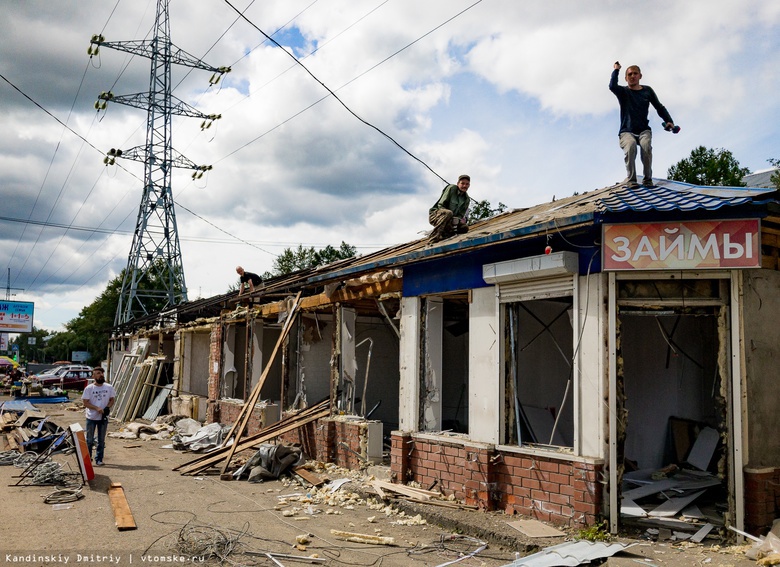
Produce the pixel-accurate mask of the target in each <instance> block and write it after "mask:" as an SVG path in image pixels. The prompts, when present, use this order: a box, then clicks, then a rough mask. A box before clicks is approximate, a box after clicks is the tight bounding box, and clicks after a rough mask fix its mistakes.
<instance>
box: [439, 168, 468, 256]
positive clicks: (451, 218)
mask: <svg viewBox="0 0 780 567" xmlns="http://www.w3.org/2000/svg"><path fill="white" fill-rule="evenodd" d="M470 185H471V177H469V176H468V175H461V176H460V177H458V183H457V185H452V184H450V185H447V186H446V187H445V188H444V190H443V191H442V192H441V197H439V200H438V201H436V204H435V205H434V206H433V207H431V209H430V210H429V211H428V222H430V223H431V225H433V230H432V231H431V234H430V236H429V240H430V241H431V242H439V241H440V240H444V239H445V238H450V237H451V236H455V235H456V234H463V233H466V232H468V231H469V225H468V210H469V201H470V197H469V195H468V190H469V186H470Z"/></svg>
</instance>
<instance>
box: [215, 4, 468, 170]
mask: <svg viewBox="0 0 780 567" xmlns="http://www.w3.org/2000/svg"><path fill="white" fill-rule="evenodd" d="M481 1H482V0H478V1H477V3H479V2H481ZM225 3H226V4H227V5H228V6H230V7H231V8H232V9H233V10H235V12H236V13H237V14H239V15H240V16H241V17H242V18H243V19H244V20H245V21H246V22H247V23H248V24H249V25H250V26H252V27H253V28H255V29H256V30H257V31H259V32H260V33H261V34H263V36H265V38H266V39H268V40H269V41H270V42H272V43H273V44H274V45H275V46H276V47H278V48H280V49H281V50H282V52H283V53H285V54H287V55H288V56H289V57H291V58H292V59H293V61H295V62H296V64H298V65H300V66H301V67H302V68H303V70H304V71H306V72H307V73H308V74H309V75H310V76H311V78H312V79H314V80H315V81H317V82H318V83H319V84H320V85H321V86H322V87H323V88H324V89H325V90H326V91H328V93H329V94H330V96H332V97H333V98H335V99H336V101H337V102H338V103H339V104H340V105H341V106H343V107H344V108H345V109H346V110H347V112H349V113H350V114H351V115H352V116H354V117H355V118H356V119H357V120H359V121H360V122H362V123H363V124H365V125H366V126H368V127H370V128H373V129H374V130H376V131H377V132H379V133H380V134H381V135H382V136H384V137H385V138H387V139H388V140H390V141H391V142H392V143H393V144H395V145H396V146H397V147H398V148H399V149H401V151H403V152H404V153H406V154H407V155H408V156H409V157H411V158H412V159H414V160H416V161H417V162H419V163H421V164H422V165H423V167H425V168H426V169H427V170H428V171H430V172H431V173H433V174H434V175H435V176H436V177H438V178H439V179H441V180H442V181H443V182H444V183H447V180H446V179H444V178H443V177H442V176H441V175H439V174H438V173H436V172H435V171H434V170H433V168H431V166H429V165H428V164H427V163H425V162H424V161H423V160H422V159H420V158H418V157H417V156H416V155H414V154H413V153H412V152H410V151H409V150H407V149H406V148H405V147H404V146H402V145H401V143H400V142H398V141H397V140H396V139H395V138H393V137H392V136H391V135H390V134H388V133H386V132H384V131H383V130H382V129H381V128H379V127H377V126H374V125H373V124H371V123H370V122H368V121H367V120H364V119H363V118H361V117H360V116H358V115H357V113H355V111H353V110H352V109H351V108H350V107H349V106H347V105H346V103H345V102H344V101H343V100H341V99H340V98H339V97H338V95H337V94H336V93H335V92H333V91H332V90H331V89H330V87H328V86H327V85H326V84H325V83H323V82H322V81H321V80H319V79H318V78H317V77H316V76H315V75H314V73H312V72H311V71H310V70H309V69H308V67H306V65H304V64H303V63H301V62H300V60H298V59H297V58H296V57H295V55H293V54H292V53H290V52H289V51H287V50H286V49H284V48H283V47H282V46H281V44H280V43H279V42H277V41H276V40H275V39H274V38H272V37H271V36H270V35H268V34H267V33H265V32H264V31H263V30H261V29H260V28H259V27H258V26H257V25H256V24H255V23H254V22H252V21H251V20H250V19H249V18H247V17H246V16H245V15H244V14H243V13H241V12H239V10H238V9H237V8H236V7H235V6H233V4H231V3H230V0H225ZM317 102H319V101H317ZM312 106H313V105H312ZM299 114H300V113H299ZM296 116H297V115H296ZM253 141H254V140H253Z"/></svg>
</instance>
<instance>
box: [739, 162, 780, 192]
mask: <svg viewBox="0 0 780 567" xmlns="http://www.w3.org/2000/svg"><path fill="white" fill-rule="evenodd" d="M773 175H780V169H778V168H776V167H773V168H771V169H767V170H765V171H756V172H755V173H751V174H749V175H746V176H745V177H743V178H742V182H743V183H747V185H748V187H766V188H769V189H774V187H775V185H774V183H772V176H773Z"/></svg>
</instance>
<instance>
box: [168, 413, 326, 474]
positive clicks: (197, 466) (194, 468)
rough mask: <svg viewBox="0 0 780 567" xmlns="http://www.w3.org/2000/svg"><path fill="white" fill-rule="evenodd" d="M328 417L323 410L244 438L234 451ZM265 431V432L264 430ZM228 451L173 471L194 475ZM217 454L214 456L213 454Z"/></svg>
mask: <svg viewBox="0 0 780 567" xmlns="http://www.w3.org/2000/svg"><path fill="white" fill-rule="evenodd" d="M328 415H330V410H329V409H325V410H323V411H321V412H319V413H316V414H312V415H311V416H309V417H308V418H306V419H305V420H301V421H298V422H295V423H293V424H291V425H289V426H287V427H284V428H281V429H274V430H273V431H269V432H267V433H265V434H264V435H259V434H258V435H257V436H252V437H250V438H246V439H244V440H243V441H240V442H239V443H238V444H237V447H236V450H237V451H243V450H244V449H250V448H252V447H256V446H258V445H260V444H262V443H265V442H266V441H270V440H271V439H273V438H274V437H278V436H279V435H283V434H285V433H287V432H288V431H292V430H294V429H297V428H298V427H301V426H302V425H306V424H307V423H310V422H312V421H316V420H318V419H320V418H323V417H327V416H328ZM264 431H265V430H264ZM229 450H230V447H224V448H222V449H216V450H214V451H211V452H210V453H209V454H208V455H206V456H205V457H203V458H202V459H199V460H198V461H196V462H194V463H192V465H190V463H187V464H185V465H182V466H181V467H178V468H177V469H174V470H180V471H181V473H182V474H195V473H197V472H199V471H202V470H205V469H207V468H209V467H210V466H212V465H213V464H215V463H217V462H219V461H220V460H222V458H223V455H224V453H226V452H228V451H229ZM217 452H218V453H219V454H215V453H217Z"/></svg>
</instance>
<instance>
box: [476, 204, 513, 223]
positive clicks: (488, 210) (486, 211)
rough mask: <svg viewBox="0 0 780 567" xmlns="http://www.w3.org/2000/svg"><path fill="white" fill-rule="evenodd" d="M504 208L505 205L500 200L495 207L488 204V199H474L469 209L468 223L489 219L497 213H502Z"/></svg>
mask: <svg viewBox="0 0 780 567" xmlns="http://www.w3.org/2000/svg"><path fill="white" fill-rule="evenodd" d="M505 210H506V205H505V204H504V203H502V202H501V201H499V202H498V207H496V208H495V209H494V208H493V207H492V205H491V204H490V201H488V200H487V199H483V200H482V201H476V200H475V201H474V206H473V207H472V208H471V209H470V210H469V224H472V223H475V222H477V221H481V220H484V219H489V218H490V217H494V216H496V215H497V214H499V213H503V212H504V211H505Z"/></svg>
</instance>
